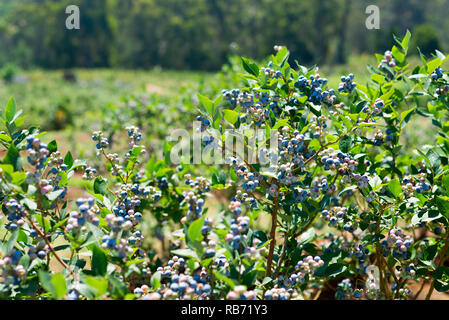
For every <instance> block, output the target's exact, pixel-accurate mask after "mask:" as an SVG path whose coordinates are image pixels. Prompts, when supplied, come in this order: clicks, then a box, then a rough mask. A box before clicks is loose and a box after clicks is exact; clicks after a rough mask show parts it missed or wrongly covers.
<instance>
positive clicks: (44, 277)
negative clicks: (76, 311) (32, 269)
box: [39, 270, 57, 299]
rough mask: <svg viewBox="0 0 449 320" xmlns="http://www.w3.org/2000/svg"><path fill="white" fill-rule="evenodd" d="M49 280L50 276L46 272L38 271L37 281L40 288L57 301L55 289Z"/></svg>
mask: <svg viewBox="0 0 449 320" xmlns="http://www.w3.org/2000/svg"><path fill="white" fill-rule="evenodd" d="M51 280H52V278H51V275H50V274H49V273H48V272H45V271H43V270H39V281H40V283H41V286H42V287H43V288H44V289H45V290H46V291H47V292H49V293H50V294H51V295H52V297H53V298H56V299H57V294H56V288H55V286H54V284H53V282H52V281H51Z"/></svg>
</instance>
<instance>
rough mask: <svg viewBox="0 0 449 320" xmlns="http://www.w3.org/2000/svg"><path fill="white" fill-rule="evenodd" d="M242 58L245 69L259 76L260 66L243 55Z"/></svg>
mask: <svg viewBox="0 0 449 320" xmlns="http://www.w3.org/2000/svg"><path fill="white" fill-rule="evenodd" d="M241 59H242V65H243V69H245V71H246V72H248V73H249V74H252V75H253V76H256V77H257V76H259V67H258V66H257V64H255V63H254V62H252V61H251V60H249V59H247V58H245V57H241Z"/></svg>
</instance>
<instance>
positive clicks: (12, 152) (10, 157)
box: [3, 144, 22, 171]
mask: <svg viewBox="0 0 449 320" xmlns="http://www.w3.org/2000/svg"><path fill="white" fill-rule="evenodd" d="M3 163H4V164H11V165H13V167H14V170H15V171H20V170H21V169H22V158H21V157H20V154H19V150H17V148H16V146H15V145H13V144H11V146H10V147H9V149H8V152H7V153H6V156H5V158H4V159H3Z"/></svg>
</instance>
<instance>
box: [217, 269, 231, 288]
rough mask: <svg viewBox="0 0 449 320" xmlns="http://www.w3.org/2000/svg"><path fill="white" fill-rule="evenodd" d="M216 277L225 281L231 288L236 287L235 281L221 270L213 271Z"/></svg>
mask: <svg viewBox="0 0 449 320" xmlns="http://www.w3.org/2000/svg"><path fill="white" fill-rule="evenodd" d="M213 273H214V275H215V277H216V278H217V280H221V281H223V282H224V283H225V284H226V285H227V286H229V287H230V288H231V289H234V286H235V284H234V281H232V280H231V279H230V278H229V277H227V276H225V275H224V274H222V273H221V272H218V271H213Z"/></svg>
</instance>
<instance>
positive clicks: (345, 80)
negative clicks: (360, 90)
mask: <svg viewBox="0 0 449 320" xmlns="http://www.w3.org/2000/svg"><path fill="white" fill-rule="evenodd" d="M356 87H357V84H356V83H355V82H354V75H353V74H352V73H350V74H349V75H348V76H347V77H345V76H342V77H341V82H340V84H339V85H338V91H339V92H346V93H351V92H352V91H354V89H355V88H356Z"/></svg>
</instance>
